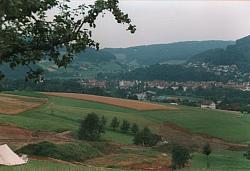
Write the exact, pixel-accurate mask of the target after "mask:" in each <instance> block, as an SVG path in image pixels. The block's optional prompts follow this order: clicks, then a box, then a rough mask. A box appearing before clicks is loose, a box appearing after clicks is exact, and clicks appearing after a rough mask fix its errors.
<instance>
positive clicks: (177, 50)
mask: <svg viewBox="0 0 250 171" xmlns="http://www.w3.org/2000/svg"><path fill="white" fill-rule="evenodd" d="M233 43H234V42H233V41H220V40H219V41H216V40H211V41H186V42H177V43H169V44H155V45H145V46H136V47H129V48H107V49H103V50H102V51H106V52H110V53H112V54H113V55H115V56H116V57H117V59H118V60H119V62H121V63H128V64H132V65H153V64H157V63H165V62H167V61H169V60H188V59H189V58H190V57H191V56H193V55H195V54H198V53H201V52H203V51H206V50H208V49H214V48H225V47H226V46H228V45H231V44H233Z"/></svg>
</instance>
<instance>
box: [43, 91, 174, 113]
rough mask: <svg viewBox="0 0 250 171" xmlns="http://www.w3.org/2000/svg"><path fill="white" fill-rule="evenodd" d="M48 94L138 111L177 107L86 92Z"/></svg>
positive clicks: (49, 93)
mask: <svg viewBox="0 0 250 171" xmlns="http://www.w3.org/2000/svg"><path fill="white" fill-rule="evenodd" d="M44 94H46V95H50V96H58V97H69V98H73V99H78V100H86V101H92V102H98V103H104V104H109V105H114V106H119V107H124V108H129V109H135V110H139V111H145V110H174V109H177V108H176V107H173V106H165V105H160V104H154V103H148V102H142V101H137V100H127V99H119V98H113V97H104V96H96V95H88V94H77V93H55V92H48V93H47V92H46V93H44Z"/></svg>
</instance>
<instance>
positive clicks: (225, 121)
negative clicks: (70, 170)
mask: <svg viewBox="0 0 250 171" xmlns="http://www.w3.org/2000/svg"><path fill="white" fill-rule="evenodd" d="M12 93H13V92H12ZM16 93H18V94H22V95H25V94H27V95H30V96H33V94H34V93H30V92H28V93H24V92H16ZM39 95H40V94H37V93H36V94H35V96H39ZM40 96H41V97H44V95H40ZM90 112H96V113H97V114H99V115H100V116H101V115H104V116H105V117H106V118H107V119H108V121H109V122H110V121H111V119H112V118H113V117H114V116H117V117H118V118H119V119H120V120H123V119H127V120H128V121H130V122H131V123H133V122H136V123H138V124H139V126H140V127H144V126H148V127H150V128H152V129H154V130H157V129H159V126H160V124H161V123H163V122H165V121H168V122H172V123H175V124H177V125H179V126H181V127H184V128H187V129H189V130H190V131H192V132H195V133H205V134H208V135H212V136H216V137H220V138H223V139H225V140H228V141H232V142H241V143H245V142H249V141H250V116H247V115H245V116H241V117H239V116H237V115H235V114H233V113H230V112H223V111H215V110H209V109H200V108H194V107H184V106H179V109H178V110H170V111H168V110H162V111H136V110H132V109H125V108H121V107H116V106H112V105H105V104H100V103H94V102H87V101H81V100H74V99H69V98H62V97H49V102H48V103H47V104H45V105H43V106H41V107H40V108H37V109H34V110H31V111H26V112H23V113H21V114H19V115H16V116H8V115H0V122H9V123H14V124H17V125H18V126H21V127H24V128H29V129H33V130H48V131H56V132H61V131H64V130H71V131H75V132H76V131H77V129H78V126H79V121H80V119H82V118H83V117H84V116H86V114H87V113H90ZM108 124H109V123H108ZM113 136H115V138H112V137H113ZM106 137H109V138H111V139H117V140H119V139H122V141H123V139H124V138H125V139H126V140H125V141H123V142H131V138H132V137H131V136H124V135H123V134H120V133H117V132H115V133H114V132H112V131H108V134H107V135H106Z"/></svg>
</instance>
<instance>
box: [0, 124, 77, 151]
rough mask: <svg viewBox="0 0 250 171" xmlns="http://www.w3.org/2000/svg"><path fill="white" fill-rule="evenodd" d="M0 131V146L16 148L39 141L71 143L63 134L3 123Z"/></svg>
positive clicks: (70, 139) (0, 125)
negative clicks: (6, 145) (5, 145)
mask: <svg viewBox="0 0 250 171" xmlns="http://www.w3.org/2000/svg"><path fill="white" fill-rule="evenodd" d="M0 130H1V131H0V145H2V144H8V145H11V146H14V147H17V148H18V147H21V146H23V145H26V144H30V143H37V142H40V141H52V142H54V143H65V142H71V141H72V138H71V137H70V136H68V134H66V133H65V134H63V133H52V132H44V131H31V130H28V129H23V128H18V127H16V126H14V125H9V124H3V123H0Z"/></svg>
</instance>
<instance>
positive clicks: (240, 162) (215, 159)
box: [181, 151, 250, 171]
mask: <svg viewBox="0 0 250 171" xmlns="http://www.w3.org/2000/svg"><path fill="white" fill-rule="evenodd" d="M242 154H243V152H235V151H234V152H232V151H219V152H213V153H212V154H211V156H209V161H210V168H209V169H206V156H204V155H202V154H198V153H195V154H194V157H193V159H192V165H191V167H190V168H185V169H181V171H201V170H206V171H248V170H250V162H249V160H247V159H245V158H243V155H242Z"/></svg>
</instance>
